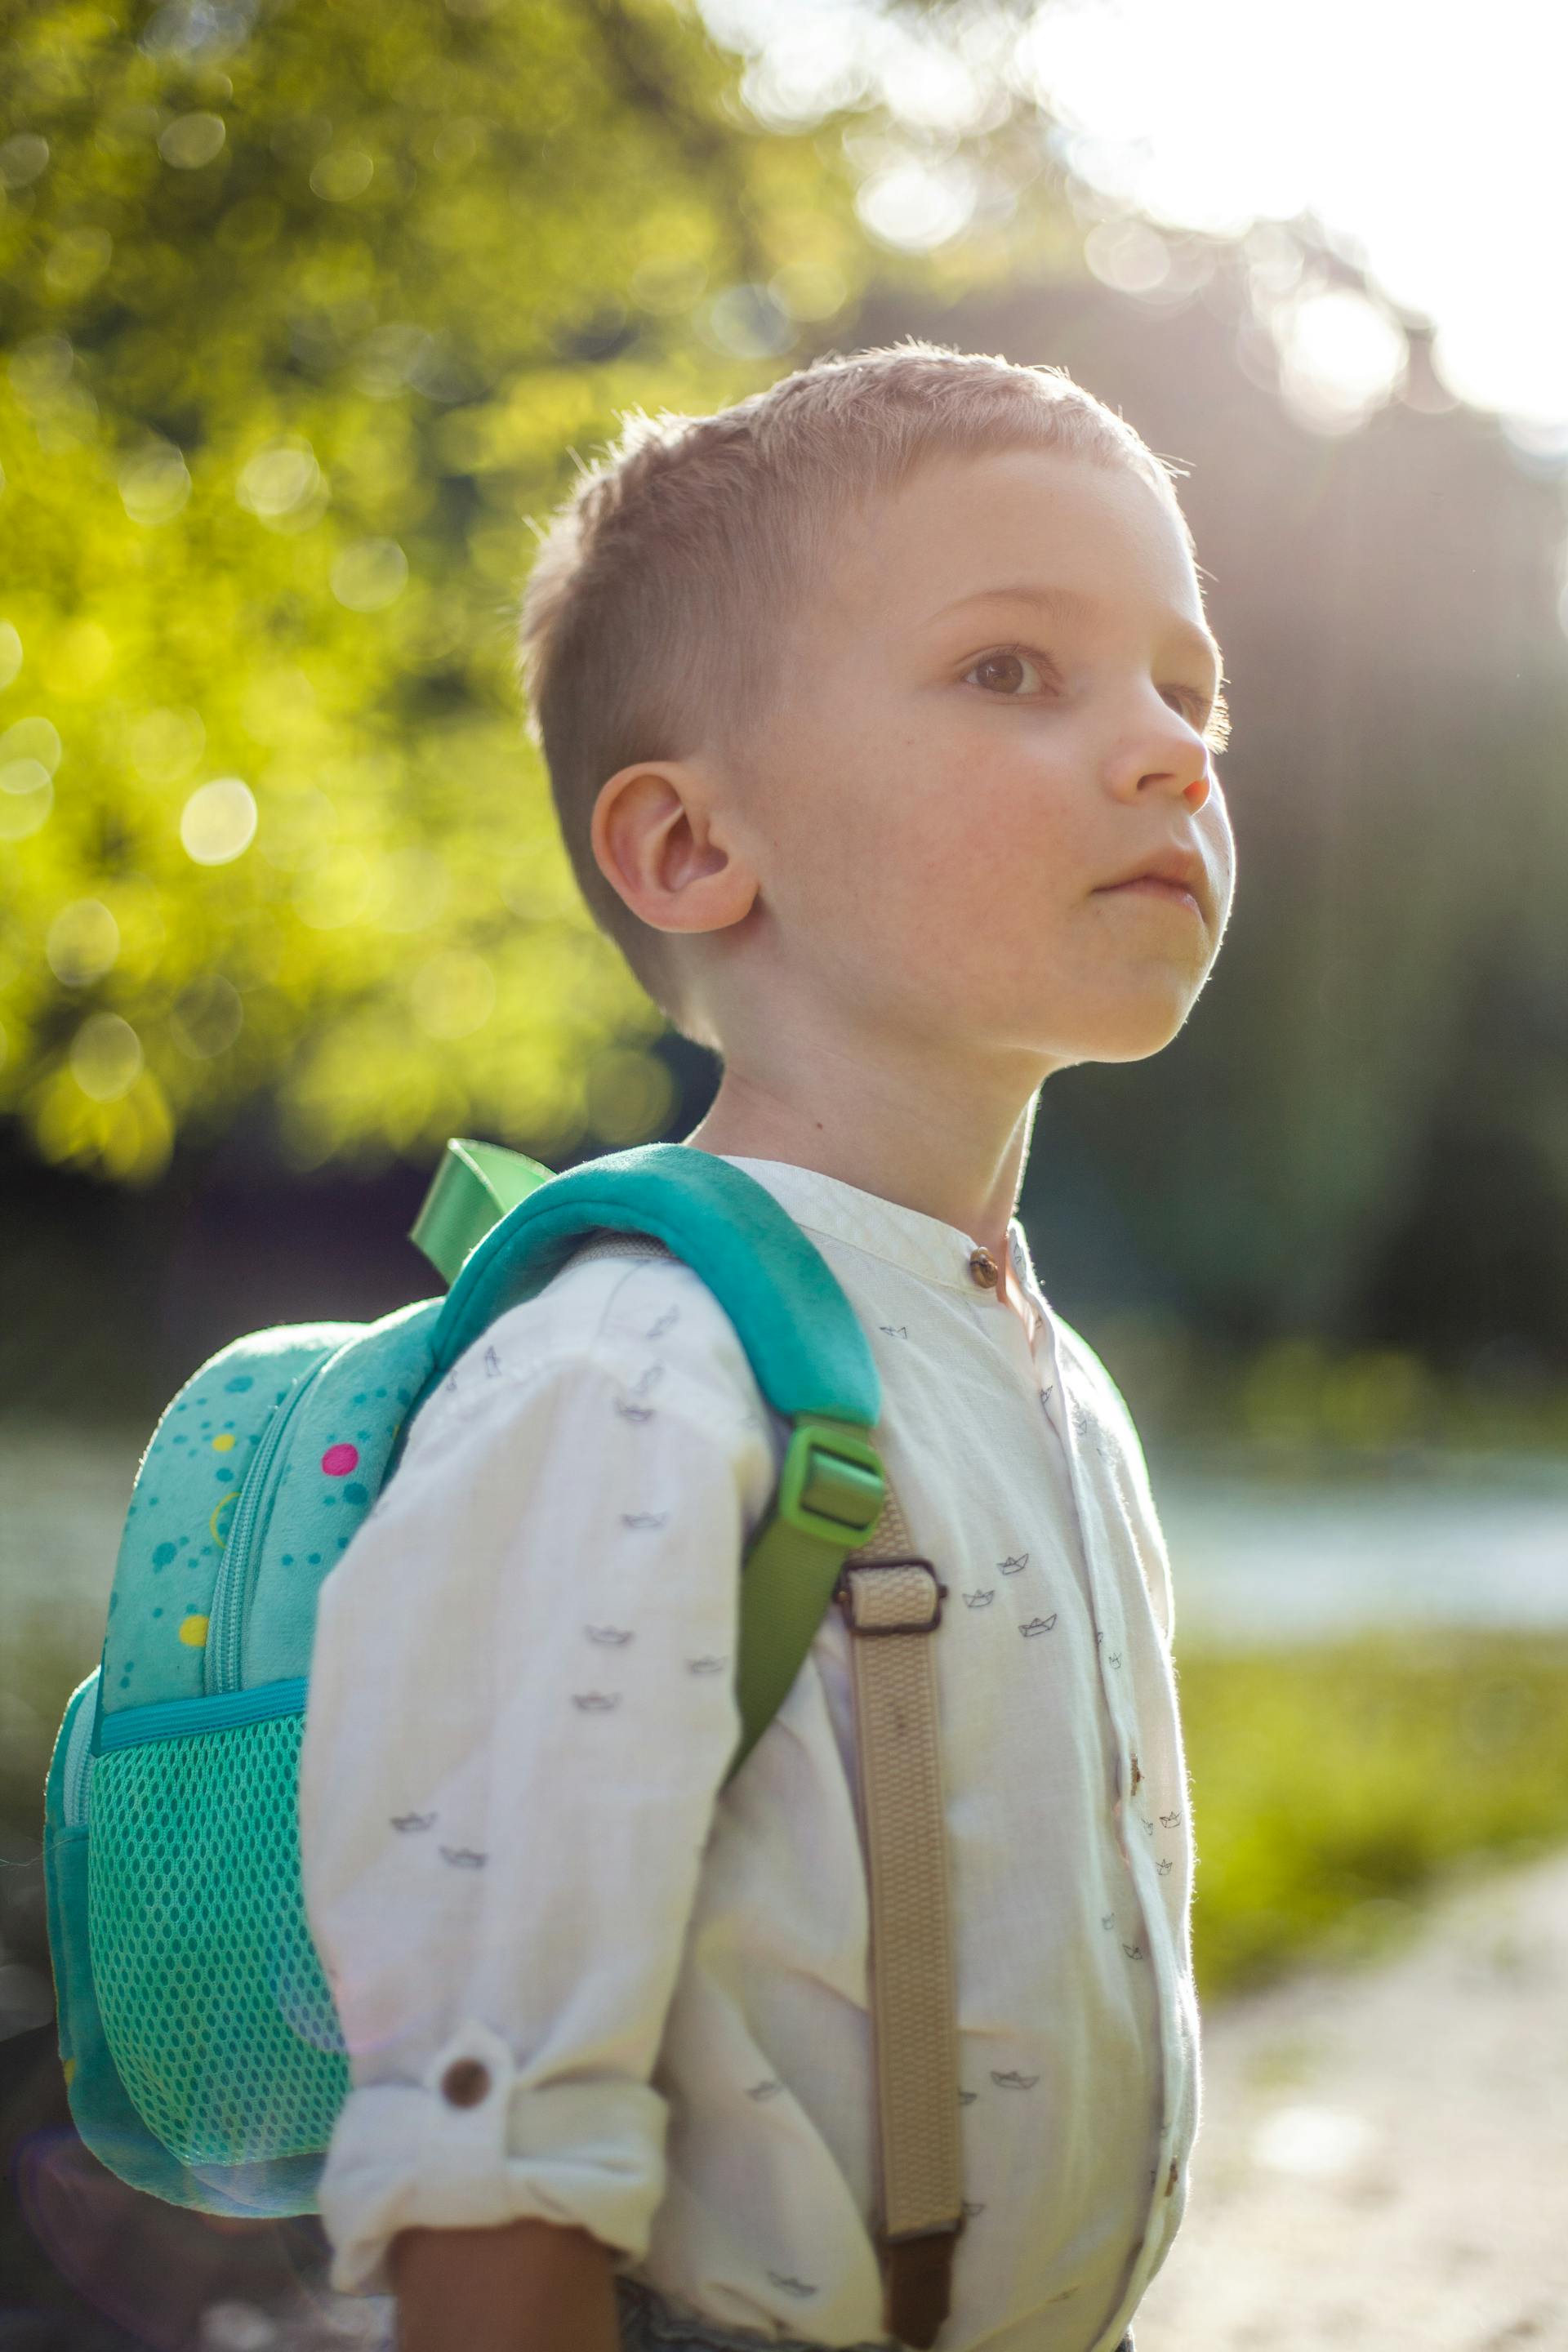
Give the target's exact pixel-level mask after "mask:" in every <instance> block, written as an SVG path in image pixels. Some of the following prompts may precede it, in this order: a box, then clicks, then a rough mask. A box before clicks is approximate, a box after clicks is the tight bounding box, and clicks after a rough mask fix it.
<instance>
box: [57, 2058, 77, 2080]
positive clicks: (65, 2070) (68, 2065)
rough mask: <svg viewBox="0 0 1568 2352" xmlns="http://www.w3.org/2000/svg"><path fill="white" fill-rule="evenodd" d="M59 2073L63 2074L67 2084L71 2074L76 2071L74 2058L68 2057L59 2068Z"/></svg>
mask: <svg viewBox="0 0 1568 2352" xmlns="http://www.w3.org/2000/svg"><path fill="white" fill-rule="evenodd" d="M60 2073H61V2074H63V2075H64V2076H65V2078H66V2081H67V2083H69V2081H70V2078H71V2076H72V2075H73V2074H75V2073H76V2060H75V2059H74V2058H68V2059H67V2060H66V2062H65V2064H64V2065H63V2066H62V2067H61V2068H60Z"/></svg>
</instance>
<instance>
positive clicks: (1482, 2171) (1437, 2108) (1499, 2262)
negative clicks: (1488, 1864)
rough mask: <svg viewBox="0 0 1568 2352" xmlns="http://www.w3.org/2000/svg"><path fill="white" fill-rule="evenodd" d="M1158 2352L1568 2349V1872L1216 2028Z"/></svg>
mask: <svg viewBox="0 0 1568 2352" xmlns="http://www.w3.org/2000/svg"><path fill="white" fill-rule="evenodd" d="M1136 2333H1137V2338H1138V2352H1232V2347H1235V2352H1241V2347H1247V2352H1329V2347H1333V2352H1345V2347H1354V2352H1363V2347H1364V2352H1512V2348H1513V2347H1521V2352H1524V2347H1530V2348H1531V2352H1534V2347H1540V2352H1568V1855H1557V1856H1554V1857H1552V1859H1551V1860H1550V1861H1548V1862H1544V1863H1541V1864H1535V1865H1532V1866H1531V1867H1530V1868H1529V1869H1527V1870H1523V1871H1516V1872H1511V1873H1509V1874H1505V1875H1500V1876H1491V1877H1487V1878H1484V1879H1478V1880H1477V1881H1475V1882H1474V1883H1473V1884H1471V1885H1468V1886H1467V1887H1466V1888H1464V1889H1463V1890H1462V1891H1460V1892H1458V1893H1455V1894H1452V1895H1449V1896H1447V1898H1446V1899H1445V1900H1443V1901H1442V1903H1441V1904H1440V1905H1439V1906H1437V1907H1436V1908H1435V1910H1434V1912H1433V1913H1432V1915H1431V1916H1430V1917H1429V1919H1428V1920H1427V1921H1426V1924H1425V1925H1424V1927H1423V1928H1422V1930H1421V1931H1420V1934H1419V1937H1418V1938H1417V1940H1416V1941H1415V1942H1414V1943H1413V1944H1412V1945H1411V1946H1409V1947H1408V1948H1406V1949H1405V1951H1404V1952H1402V1953H1401V1954H1400V1955H1399V1956H1398V1957H1397V1958H1393V1959H1391V1960H1389V1961H1387V1962H1385V1963H1384V1964H1383V1965H1382V1966H1379V1967H1374V1968H1372V1969H1367V1970H1365V1971H1364V1972H1360V1973H1355V1974H1346V1975H1340V1974H1335V1975H1333V1976H1329V1975H1327V1974H1318V1975H1313V1976H1308V1977H1303V1978H1300V1979H1296V1980H1294V1981H1292V1982H1291V1983H1289V1984H1288V1985H1283V1986H1281V1987H1279V1988H1278V1989H1277V1990H1272V1991H1270V1992H1268V1993H1266V1994H1262V1995H1259V1996H1258V1997H1256V1998H1254V1999H1253V2000H1248V2001H1246V2002H1243V2003H1238V2004H1231V2005H1230V2006H1228V2007H1227V2008H1226V2009H1225V2010H1224V2011H1219V2012H1216V2013H1215V2015H1214V2016H1213V2018H1212V2019H1211V2021H1209V2024H1208V2030H1207V2034H1206V2041H1205V2110H1204V2124H1203V2131H1202V2136H1201V2138H1200V2142H1199V2147H1198V2150H1197V2154H1196V2157H1195V2158H1194V2167H1193V2190H1192V2201H1191V2203H1190V2205H1189V2207H1188V2210H1187V2218H1186V2221H1185V2222H1184V2226H1183V2230H1182V2233H1181V2236H1180V2237H1179V2238H1178V2240H1177V2242H1176V2245H1175V2247H1174V2249H1173V2252H1172V2253H1171V2255H1170V2258H1169V2260H1168V2261H1167V2263H1166V2264H1165V2267H1164V2269H1163V2272H1162V2273H1161V2274H1160V2276H1159V2278H1157V2279H1156V2281H1155V2282H1154V2285H1153V2287H1152V2289H1151V2291H1150V2293H1149V2294H1148V2296H1147V2297H1146V2298H1145V2300H1144V2303H1143V2306H1142V2310H1141V2311H1140V2313H1139V2315H1138V2321H1137V2329H1136Z"/></svg>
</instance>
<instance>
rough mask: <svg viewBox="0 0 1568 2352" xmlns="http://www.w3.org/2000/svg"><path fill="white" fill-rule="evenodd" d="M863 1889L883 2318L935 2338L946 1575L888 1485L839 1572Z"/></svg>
mask: <svg viewBox="0 0 1568 2352" xmlns="http://www.w3.org/2000/svg"><path fill="white" fill-rule="evenodd" d="M839 1593H840V1606H841V1607H842V1608H843V1611H844V1614H845V1618H846V1621H847V1623H848V1626H849V1630H850V1641H851V1659H852V1664H853V1668H854V1677H855V1744H856V1748H857V1750H858V1756H859V1764H860V1810H861V1821H862V1824H863V1828H864V1832H865V1838H866V1864H867V1872H868V1878H869V1883H870V1896H871V2019H872V2030H873V2035H874V2042H875V2049H876V2064H877V2104H878V2110H879V2123H880V2133H881V2150H880V2153H881V2179H882V2254H883V2262H884V2265H885V2275H886V2286H887V2303H886V2311H885V2322H886V2325H887V2326H888V2327H889V2329H890V2331H891V2332H892V2334H893V2335H894V2336H896V2337H897V2338H898V2340H899V2342H900V2343H901V2344H909V2345H913V2346H916V2347H923V2346H926V2345H930V2344H932V2343H934V2342H935V2340H936V2335H937V2331H938V2329H939V2328H940V2327H941V2326H942V2321H943V2320H944V2319H945V2318H946V2316H947V2311H948V2304H949V2300H950V2294H951V2284H952V2255H953V2249H954V2246H955V2245H956V2243H957V2239H958V2234H959V2232H960V2231H962V2229H963V2143H962V2136H961V2131H960V2109H959V2103H958V2019H957V1996H956V1988H955V1985H954V1979H953V1958H952V1916H951V1914H952V1906H951V1900H950V1890H949V1885H948V1870H947V1832H946V1815H945V1809H944V1806H943V1802H942V1753H941V1748H940V1743H939V1738H938V1727H937V1696H936V1661H935V1659H934V1657H933V1655H932V1654H931V1635H932V1634H933V1633H935V1631H936V1629H937V1627H938V1625H939V1624H940V1623H941V1622H942V1601H943V1597H944V1588H943V1587H942V1584H941V1583H940V1582H939V1580H938V1579H937V1574H936V1571H935V1570H934V1569H933V1568H932V1566H931V1562H930V1561H929V1560H926V1559H920V1558H919V1557H918V1556H917V1555H916V1553H915V1549H914V1546H913V1544H912V1543H911V1541H910V1531H909V1527H908V1525H907V1523H906V1521H905V1518H904V1515H903V1512H902V1510H901V1508H900V1505H899V1501H898V1497H897V1496H895V1495H894V1493H893V1491H892V1489H891V1487H890V1486H889V1490H888V1493H887V1496H886V1497H885V1498H884V1501H883V1504H882V1511H881V1516H880V1517H879V1519H878V1521H877V1526H876V1529H875V1531H874V1533H873V1535H872V1537H871V1539H870V1541H869V1543H867V1544H864V1545H862V1547H861V1549H859V1550H858V1551H856V1552H851V1553H850V1554H849V1557H848V1558H847V1560H846V1561H845V1564H844V1571H843V1574H842V1576H841V1578H840V1580H839Z"/></svg>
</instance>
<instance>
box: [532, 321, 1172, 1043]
mask: <svg viewBox="0 0 1568 2352" xmlns="http://www.w3.org/2000/svg"><path fill="white" fill-rule="evenodd" d="M1016 447H1044V448H1051V449H1060V450H1063V451H1066V452H1068V453H1069V454H1070V455H1072V456H1074V457H1083V458H1085V459H1087V460H1088V461H1089V463H1090V464H1093V465H1099V466H1123V467H1127V468H1129V469H1130V470H1131V472H1133V473H1135V474H1137V475H1139V476H1140V477H1141V478H1142V479H1143V480H1145V481H1147V482H1148V483H1149V484H1150V486H1151V487H1152V488H1153V489H1154V490H1155V491H1156V492H1157V493H1158V494H1159V496H1160V497H1161V498H1162V499H1163V500H1164V501H1165V502H1166V503H1167V505H1168V506H1169V508H1170V509H1171V511H1172V512H1173V515H1174V516H1175V519H1176V520H1177V523H1178V525H1179V527H1180V530H1181V532H1182V536H1183V539H1184V543H1185V544H1186V546H1187V547H1188V549H1189V550H1190V549H1191V547H1192V536H1191V533H1190V531H1189V530H1188V529H1187V525H1186V521H1185V519H1184V517H1183V515H1182V513H1181V509H1180V507H1179V506H1178V504H1177V501H1176V495H1175V490H1174V488H1173V468H1172V467H1171V466H1170V465H1169V463H1168V461H1167V460H1165V459H1164V458H1163V457H1156V456H1155V454H1154V452H1153V451H1152V450H1151V449H1150V448H1149V447H1148V446H1147V444H1146V443H1145V442H1143V441H1142V439H1141V438H1140V437H1139V436H1138V434H1137V433H1135V432H1134V431H1133V429H1132V427H1131V425H1128V424H1126V423H1125V422H1124V421H1123V419H1122V418H1121V416H1119V415H1117V414H1116V413H1115V411H1114V410H1113V409H1110V408H1108V407H1107V406H1106V405H1105V404H1104V402H1103V401H1100V400H1097V399H1096V398H1095V396H1094V394H1092V393H1089V392H1086V391H1085V390H1084V389H1083V387H1082V385H1081V384H1079V383H1074V381H1073V380H1072V378H1071V377H1070V376H1069V375H1068V373H1067V371H1066V370H1065V369H1064V368H1057V367H1047V366H1038V367H1024V366H1020V365H1018V364H1016V362H1013V361H1011V360H1005V359H993V358H986V357H983V356H982V355H980V354H979V353H976V352H957V351H951V350H948V349H946V348H944V347H942V346H941V345H939V344H935V343H926V342H916V341H908V342H904V343H901V344H898V345H895V346H892V347H890V348H888V349H884V350H879V351H865V352H855V353H853V354H851V355H850V356H848V357H845V358H838V357H832V358H826V359H821V360H817V361H815V362H813V363H812V364H811V365H810V366H809V367H804V368H801V369H799V370H797V372H796V373H795V374H794V375H788V376H785V377H784V378H783V379H782V380H781V381H780V382H779V383H775V384H773V385H772V386H771V387H770V388H769V389H768V390H767V391H766V392H760V393H754V394H752V396H751V397H750V398H749V399H746V400H741V401H737V402H736V403H735V404H734V405H733V406H732V407H730V408H722V409H720V410H719V411H717V413H716V414H714V415H710V416H680V415H670V414H668V413H665V414H661V415H658V416H647V415H641V414H635V415H629V416H627V417H626V419H625V420H624V430H623V432H622V434H621V436H620V438H619V440H618V441H617V442H616V444H615V445H614V446H613V447H612V448H610V449H609V450H608V451H607V452H606V454H605V456H604V457H602V458H601V459H600V461H599V463H598V464H597V465H595V466H594V467H591V468H588V469H586V470H584V474H583V476H582V478H581V479H580V480H579V482H578V483H577V486H576V488H574V491H573V492H572V495H571V496H570V498H569V499H566V501H565V502H564V504H563V506H561V507H560V508H559V509H557V511H556V513H555V515H554V517H553V519H552V522H551V524H550V527H549V529H548V530H547V531H546V532H545V533H544V535H543V537H542V542H541V545H540V549H539V553H538V556H537V558H536V560H535V562H534V564H533V569H532V572H531V576H530V579H529V582H528V585H527V588H526V590H525V591H524V593H523V599H522V606H521V626H520V630H519V667H520V671H521V679H522V684H523V688H524V691H525V693H526V695H527V698H528V702H529V706H530V713H531V732H532V734H533V735H534V737H535V739H536V740H537V741H538V742H539V743H540V745H541V746H542V750H543V753H544V759H545V763H546V766H547V767H548V770H549V773H550V785H551V791H552V794H553V796H554V802H555V809H556V814H557V816H558V818H559V820H560V824H561V831H562V835H563V840H564V842H565V845H566V850H567V855H568V856H569V857H570V858H571V861H572V866H573V870H574V873H575V875H576V877H577V881H578V884H579V886H580V887H581V889H582V892H583V896H584V898H585V899H586V901H587V904H588V908H589V911H590V913H591V914H592V915H593V917H594V919H595V922H596V923H597V924H598V926H599V928H600V929H601V930H603V931H605V932H606V933H607V934H608V936H609V937H610V938H611V939H612V940H614V941H615V942H616V945H617V946H618V947H619V948H620V950H621V952H622V954H623V955H624V956H625V957H626V961H627V963H628V964H629V965H630V966H631V969H632V971H634V972H635V973H636V975H637V979H638V980H639V981H640V982H642V984H643V986H644V987H645V988H646V989H647V992H648V993H649V995H650V996H652V997H653V999H654V1001H655V1002H656V1003H658V1005H659V1006H660V1007H661V1008H662V1009H663V1011H664V1012H665V1013H668V1015H669V1017H670V1019H671V1020H672V1021H674V1022H675V1023H676V1024H677V1025H678V1026H681V1025H684V1022H685V1015H684V1013H683V1011H682V1007H681V1003H680V997H681V991H680V988H679V981H678V975H677V972H676V971H675V968H674V966H673V963H672V960H671V957H670V952H669V950H670V946H671V941H670V940H668V938H667V936H666V934H665V933H663V932H661V931H656V930H654V929H652V928H651V926H650V925H648V924H647V923H645V922H643V921H642V920H641V919H639V918H638V917H637V915H635V914H634V913H633V912H632V910H631V908H629V907H628V906H627V905H626V901H625V900H624V899H623V898H621V897H620V895H619V893H618V892H617V891H616V889H615V888H614V887H613V886H612V885H611V883H610V882H609V881H608V880H606V878H605V876H604V874H603V873H601V871H600V869H599V866H598V863H597V861H596V860H595V856H594V852H593V847H592V845H591V839H590V828H591V825H592V822H593V814H594V804H595V800H596V799H597V797H598V794H599V791H600V787H601V786H602V785H603V784H604V783H605V782H607V780H608V779H609V778H610V777H611V776H613V775H615V774H616V772H617V771H618V770H619V769H621V768H624V767H626V766H627V765H629V764H630V763H631V762H633V761H637V760H677V759H680V758H683V757H687V756H689V755H690V754H691V753H693V752H694V751H697V750H698V749H699V747H700V746H712V745H713V744H714V743H716V742H717V743H720V744H722V743H723V742H725V741H731V742H733V741H735V740H738V738H739V733H740V730H742V729H746V730H754V729H756V728H757V727H759V726H762V725H764V724H765V723H766V719H767V712H768V708H769V703H770V700H771V698H772V696H773V690H774V688H775V687H776V685H777V683H778V680H779V677H780V672H781V668H782V660H781V655H782V650H783V647H784V641H785V636H786V633H787V621H788V617H789V615H790V614H791V612H792V611H793V609H794V608H795V604H796V603H797V601H798V599H799V598H800V596H801V594H802V593H803V591H804V589H805V583H807V582H808V581H809V579H810V577H811V575H812V572H813V571H814V570H816V569H819V568H820V567H822V566H823V565H824V564H825V563H826V560H827V557H828V554H829V551H830V548H831V543H832V538H833V531H834V527H835V522H836V520H837V519H840V518H841V517H842V515H843V512H844V509H845V508H846V507H847V506H858V505H860V504H862V503H863V502H864V501H865V500H866V499H868V498H870V497H873V496H875V495H877V494H878V493H880V492H885V491H888V490H890V489H892V488H896V487H897V486H898V485H899V484H900V482H902V481H903V480H904V479H905V478H907V477H908V476H909V475H910V473H911V472H912V471H913V470H914V468H915V467H917V466H919V465H920V464H921V462H922V461H923V460H925V459H926V458H928V457H934V456H952V455H955V454H964V455H968V454H973V455H976V456H978V455H981V454H983V453H984V452H988V451H992V450H997V449H1005V448H1016Z"/></svg>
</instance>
